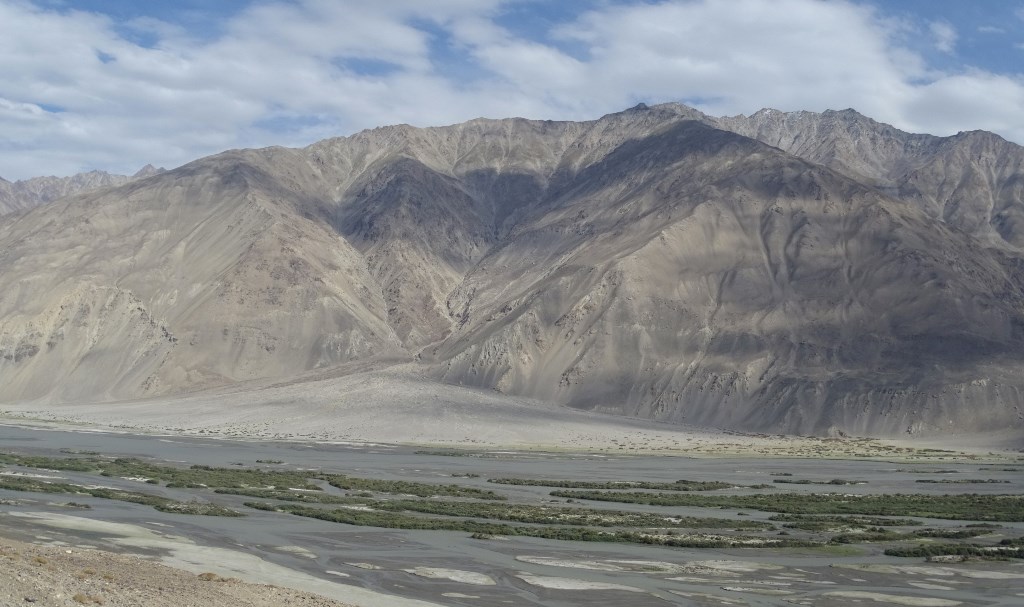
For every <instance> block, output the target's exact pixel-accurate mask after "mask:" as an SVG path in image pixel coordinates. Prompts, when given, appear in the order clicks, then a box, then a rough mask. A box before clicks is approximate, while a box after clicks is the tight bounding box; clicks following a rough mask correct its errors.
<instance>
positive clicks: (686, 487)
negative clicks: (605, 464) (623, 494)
mask: <svg viewBox="0 0 1024 607" xmlns="http://www.w3.org/2000/svg"><path fill="white" fill-rule="evenodd" d="M487 482H488V483H496V484H499V485H527V486H531V487H562V488H566V489H657V490H661V491H715V490H718V489H732V488H734V487H737V486H738V485H734V484H731V483H722V482H719V481H687V480H678V481H675V482H670V483H658V482H650V481H566V480H545V479H536V478H492V479H488V480H487ZM776 482H777V481H776ZM767 486H768V485H759V486H758V487H757V488H763V487H767Z"/></svg>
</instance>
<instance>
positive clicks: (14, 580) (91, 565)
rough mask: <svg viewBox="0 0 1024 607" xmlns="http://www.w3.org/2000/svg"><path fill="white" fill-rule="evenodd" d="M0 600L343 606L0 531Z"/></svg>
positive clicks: (54, 606) (51, 604)
mask: <svg viewBox="0 0 1024 607" xmlns="http://www.w3.org/2000/svg"><path fill="white" fill-rule="evenodd" d="M0 604H3V605H22V604H32V605H40V606H45V607H58V606H60V607H63V606H65V605H107V606H110V607H118V606H122V605H123V606H129V605H131V606H137V605H146V606H148V607H164V606H168V607H170V606H173V607H185V606H188V605H195V606H199V605H202V606H203V607H236V606H237V607H242V606H245V607H277V606H278V605H293V606H295V607H346V604H345V603H339V602H337V601H333V600H331V599H328V598H324V597H322V596H318V595H315V594H311V593H308V592H301V591H298V590H291V589H288V588H280V587H277V586H269V585H262V584H247V583H244V582H241V581H238V580H237V579H233V578H228V579H225V578H222V577H220V576H217V575H215V574H212V573H211V574H200V575H196V574H194V573H189V572H187V571H182V570H180V569H172V568H171V567H165V566H163V565H159V564H157V563H154V562H152V561H149V560H146V559H143V558H139V557H137V556H127V555H120V554H114V553H111V552H104V551H100V550H83V549H79V548H65V547H54V546H38V545H32V544H26V543H24V542H20V541H17V540H12V539H7V538H2V537H0Z"/></svg>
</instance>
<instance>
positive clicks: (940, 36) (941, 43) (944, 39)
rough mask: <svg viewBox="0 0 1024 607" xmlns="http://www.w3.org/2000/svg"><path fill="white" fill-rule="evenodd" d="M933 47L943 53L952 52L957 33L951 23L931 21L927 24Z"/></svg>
mask: <svg viewBox="0 0 1024 607" xmlns="http://www.w3.org/2000/svg"><path fill="white" fill-rule="evenodd" d="M928 30H929V31H930V32H931V34H932V39H933V41H934V44H935V48H937V49H939V50H940V51H942V52H943V53H952V52H953V50H954V49H955V48H956V40H957V33H956V30H955V29H954V28H953V26H952V25H950V24H949V23H946V22H945V21H932V22H931V23H929V24H928Z"/></svg>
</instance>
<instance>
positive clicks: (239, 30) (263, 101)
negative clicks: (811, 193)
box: [0, 0, 1024, 179]
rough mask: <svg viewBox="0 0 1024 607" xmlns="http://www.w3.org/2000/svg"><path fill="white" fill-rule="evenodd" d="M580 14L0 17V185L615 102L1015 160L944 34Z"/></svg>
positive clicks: (652, 8) (833, 18)
mask: <svg viewBox="0 0 1024 607" xmlns="http://www.w3.org/2000/svg"><path fill="white" fill-rule="evenodd" d="M587 6H589V7H591V8H589V9H588V10H580V11H578V12H576V13H575V14H571V15H569V16H567V17H562V18H559V19H544V18H542V17H543V14H542V13H543V11H544V10H545V9H544V5H543V3H534V2H531V1H529V0H436V1H432V2H429V3H425V2H420V1H417V0H389V1H388V2H377V3H365V2H359V1H357V0H346V1H334V0H302V1H293V2H284V1H271V2H263V3H259V4H253V5H251V6H250V7H249V8H247V9H244V10H242V11H240V12H238V13H235V14H233V15H230V16H224V17H221V18H222V19H223V22H222V23H218V24H217V25H218V26H219V27H216V28H211V31H214V32H216V33H215V34H213V35H210V34H206V35H204V36H200V35H198V34H196V33H195V32H194V31H190V30H189V29H186V28H185V27H182V26H181V25H180V24H176V23H174V22H169V21H166V20H158V19H155V18H135V19H130V20H127V21H118V20H115V19H113V18H111V17H108V16H104V15H101V14H95V13H87V12H79V11H74V10H67V9H59V10H58V9H52V8H45V7H43V6H41V5H39V4H34V3H32V2H28V1H27V0H0V73H2V74H4V77H3V78H2V79H0V132H3V133H4V137H3V139H2V140H0V176H3V177H6V178H8V179H15V178H25V177H29V176H33V175H39V174H70V173H74V172H78V171H81V170H85V169H90V168H101V169H107V170H111V171H116V172H132V171H134V170H135V169H136V168H138V167H139V166H141V165H143V164H146V163H149V162H152V163H153V164H157V165H164V166H168V167H172V166H176V165H178V164H181V163H183V162H187V161H189V160H192V159H194V158H196V157H199V156H202V155H205V154H209V153H214V152H217V151H220V150H223V149H227V148H232V147H251V146H262V145H272V144H281V145H303V144H307V143H310V142H312V141H315V140H317V139H321V138H324V137H329V136H336V135H344V134H349V133H352V132H354V131H356V130H359V129H362V128H370V127H374V126H379V125H382V124H390V123H399V122H407V123H411V124H415V125H421V126H425V125H434V124H449V123H453V122H459V121H462V120H466V119H469V118H473V117H476V116H489V117H505V116H513V115H515V116H527V117H531V118H546V119H585V118H595V117H597V116H600V115H601V114H604V113H607V112H611V111H617V110H620V109H623V108H625V107H628V106H630V105H633V104H635V103H636V102H637V101H647V102H661V101H682V102H684V103H689V104H691V105H694V106H696V107H698V108H699V109H701V110H703V111H706V112H708V113H711V114H715V115H723V114H730V115H731V114H738V113H751V112H754V111H756V110H758V109H760V108H761V107H774V108H777V109H781V110H801V109H806V110H815V111H821V110H824V109H829V108H832V109H842V108H846V107H853V108H855V109H857V110H859V111H861V112H862V113H865V114H867V115H870V116H872V117H873V118H876V119H878V120H881V121H884V122H888V123H891V124H894V125H896V126H897V127H900V128H903V129H905V130H910V131H919V132H931V133H935V134H940V135H946V134H952V133H955V132H957V131H959V130H969V129H986V130H992V131H995V132H997V133H1000V134H1001V135H1003V136H1004V137H1007V138H1008V139H1011V140H1014V141H1017V142H1024V122H1022V121H1021V120H1020V108H1022V107H1024V76H1022V75H1021V74H1019V73H1018V74H998V73H992V72H989V71H985V70H983V69H979V68H971V67H967V68H960V69H957V70H948V69H947V70H941V69H937V68H936V67H934V66H933V65H930V64H929V60H928V55H927V53H926V52H924V51H923V50H921V49H922V48H924V47H925V46H927V47H928V48H930V49H932V50H937V51H939V52H940V53H942V54H945V55H954V54H955V53H956V52H957V44H958V40H959V36H960V33H959V32H958V31H957V29H956V27H955V26H954V25H953V24H950V23H948V22H946V21H941V20H921V21H920V22H919V23H918V22H915V21H914V20H913V19H907V18H899V19H897V18H892V17H889V16H886V15H882V14H880V13H879V12H878V11H877V10H875V9H873V8H871V7H870V6H869V5H864V4H853V3H849V2H845V1H833V2H820V1H818V0H779V1H776V2H765V1H763V0H729V1H723V0H697V1H682V0H680V1H668V2H657V3H632V2H630V3H626V2H625V1H623V2H622V3H616V2H602V3H595V4H588V5H587ZM210 18H212V19H216V18H218V17H217V15H215V14H211V15H210ZM1009 52H1013V49H1009Z"/></svg>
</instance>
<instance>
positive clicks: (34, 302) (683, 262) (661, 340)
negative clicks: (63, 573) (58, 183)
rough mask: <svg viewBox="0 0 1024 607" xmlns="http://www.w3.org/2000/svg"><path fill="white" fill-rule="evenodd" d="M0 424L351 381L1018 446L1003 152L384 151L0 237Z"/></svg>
mask: <svg viewBox="0 0 1024 607" xmlns="http://www.w3.org/2000/svg"><path fill="white" fill-rule="evenodd" d="M0 267H2V268H3V272H2V273H0V377H2V378H3V381H2V382H0V399H3V400H7V401H14V400H37V399H38V400H41V401H98V400H122V399H137V398H144V397H148V396H156V395H167V394H176V393H182V392H186V391H194V390H202V389H206V388H213V387H218V386H223V385H226V384H232V383H235V382H240V381H245V380H250V379H266V378H282V379H284V378H299V377H301V376H303V374H308V373H309V372H311V371H317V370H330V369H334V368H337V367H339V366H341V365H344V364H345V363H350V362H353V361H375V362H376V363H379V364H390V363H391V362H393V363H394V364H396V365H401V366H402V368H404V369H409V372H410V373H417V374H425V375H426V376H428V377H431V378H433V379H436V380H438V381H441V382H446V383H450V384H461V385H468V386H477V387H481V388H490V389H495V390H498V391H500V392H504V393H507V394H514V395H521V396H529V397H535V398H539V399H543V400H548V401H551V402H555V403H561V404H566V405H569V406H572V407H577V408H582V409H588V410H595V411H602V412H608V413H615V414H622V415H629V416H639V417H645V418H653V419H658V420H664V421H669V422H688V423H694V424H702V425H714V426H721V427H728V428H734V429H742V430H750V431H770V432H792V433H805V434H808V433H813V434H828V433H835V432H844V433H849V434H856V435H880V436H886V435H889V436H891V435H897V434H901V433H905V432H912V433H921V434H941V433H946V432H962V431H985V430H993V429H1006V428H1024V411H1022V407H1024V372H1022V371H1024V148H1021V147H1019V146H1017V145H1014V144H1012V143H1008V142H1006V141H1005V140H1003V139H1001V138H999V137H998V136H995V135H992V134H990V133H984V132H970V133H961V134H959V135H956V136H953V137H933V136H929V135H914V134H908V133H904V132H902V131H899V130H897V129H894V128H893V127H890V126H888V125H884V124H880V123H877V122H875V121H873V120H871V119H869V118H867V117H864V116H862V115H860V114H857V113H856V112H853V111H852V110H845V111H841V112H832V111H829V112H824V113H821V114H816V113H809V112H795V113H782V112H776V111H771V110H762V111H761V112H758V113H756V114H754V115H753V116H749V117H746V116H737V117H728V118H715V117H710V116H706V115H704V114H701V113H700V112H697V111H696V110H693V109H691V108H688V107H685V106H682V105H676V104H667V105H659V106H654V107H647V106H643V105H641V106H637V107H636V108H633V109H630V110H626V111H624V112H620V113H617V114H611V115H608V116H605V117H603V118H601V119H599V120H595V121H590V122H551V121H534V120H524V119H508V120H483V119H479V120H472V121H469V122H466V123H463V124H458V125H453V126H448V127H439V128H424V129H420V128H413V127H409V126H391V127H383V128H378V129H374V130H370V131H364V132H361V133H358V134H356V135H353V136H351V137H344V138H337V139H329V140H325V141H321V142H319V143H316V144H313V145H311V146H309V147H307V148H303V149H288V148H266V149H260V150H233V151H228V152H224V153H222V154H218V155H215V156H211V157H208V158H203V159H200V160H197V161H195V162H192V163H190V164H188V165H185V166H183V167H180V168H178V169H175V170H172V171H167V172H162V173H156V174H152V175H148V176H141V177H140V178H137V179H134V180H132V181H130V182H128V183H125V184H123V185H120V186H118V187H113V188H103V189H98V190H92V191H85V192H81V193H78V194H74V195H71V196H66V197H63V198H60V199H58V200H56V201H53V202H50V203H48V204H43V205H41V206H37V207H36V208H33V209H31V210H29V211H27V212H19V213H15V214H12V215H8V216H6V217H3V218H0Z"/></svg>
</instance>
